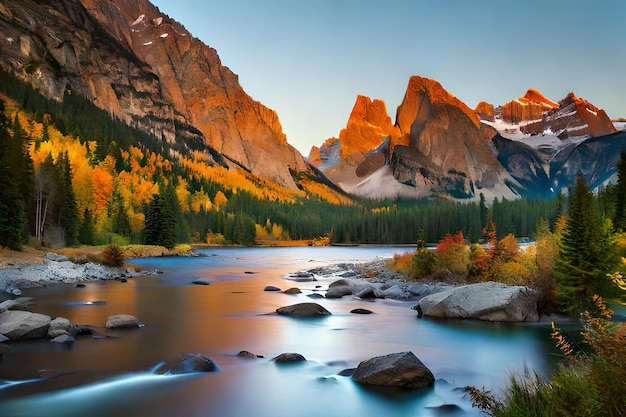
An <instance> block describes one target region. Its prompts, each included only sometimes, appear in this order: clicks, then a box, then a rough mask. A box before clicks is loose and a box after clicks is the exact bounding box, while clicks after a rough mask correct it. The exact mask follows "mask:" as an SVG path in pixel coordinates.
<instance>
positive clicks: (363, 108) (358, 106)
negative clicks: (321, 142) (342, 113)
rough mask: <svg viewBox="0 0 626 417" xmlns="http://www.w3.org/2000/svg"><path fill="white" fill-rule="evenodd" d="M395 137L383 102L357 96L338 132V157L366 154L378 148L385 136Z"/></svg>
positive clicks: (393, 127) (394, 129)
mask: <svg viewBox="0 0 626 417" xmlns="http://www.w3.org/2000/svg"><path fill="white" fill-rule="evenodd" d="M390 135H394V136H397V133H396V128H395V126H394V125H393V124H392V123H391V117H389V115H388V114H387V107H386V105H385V102H384V101H383V100H379V99H374V100H372V99H370V98H369V97H366V96H362V95H359V96H358V97H357V99H356V102H355V103H354V107H353V108H352V112H351V113H350V117H349V118H348V123H347V124H346V127H345V128H344V129H342V130H341V131H340V132H339V142H340V144H341V149H340V151H339V152H340V156H341V157H342V158H344V159H345V158H347V157H349V156H350V155H351V154H353V153H366V152H368V151H370V150H372V149H374V148H376V147H378V146H379V145H380V144H381V143H382V142H383V141H384V140H385V138H386V137H387V136H390Z"/></svg>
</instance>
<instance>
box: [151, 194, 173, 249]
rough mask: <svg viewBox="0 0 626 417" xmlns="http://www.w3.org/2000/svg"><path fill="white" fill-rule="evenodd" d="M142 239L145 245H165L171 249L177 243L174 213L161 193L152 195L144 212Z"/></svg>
mask: <svg viewBox="0 0 626 417" xmlns="http://www.w3.org/2000/svg"><path fill="white" fill-rule="evenodd" d="M145 216H146V217H145V222H144V236H143V241H144V243H145V244H146V245H158V246H165V247H166V248H168V249H172V248H173V247H174V246H176V243H177V236H178V230H177V223H176V214H175V212H174V209H173V207H172V206H171V204H170V203H169V202H168V201H167V199H166V198H164V197H163V196H162V195H161V194H155V195H154V196H152V200H151V201H150V204H149V205H148V208H147V209H146V213H145Z"/></svg>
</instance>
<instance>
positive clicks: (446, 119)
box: [391, 76, 511, 198]
mask: <svg viewBox="0 0 626 417" xmlns="http://www.w3.org/2000/svg"><path fill="white" fill-rule="evenodd" d="M396 124H397V126H398V128H399V129H400V133H401V135H403V136H405V137H408V138H409V143H410V145H409V146H406V147H403V146H401V145H398V146H396V147H395V148H394V150H393V156H392V162H391V166H392V168H393V170H394V177H395V178H396V179H398V180H399V181H401V182H404V183H407V184H410V185H412V186H414V187H421V188H427V189H430V190H432V191H433V192H443V193H446V194H450V195H452V196H454V197H458V198H471V197H474V196H477V195H478V194H479V193H480V192H481V191H482V189H484V188H487V189H493V188H495V187H496V186H497V185H502V184H504V183H505V182H506V181H507V180H511V178H510V176H509V175H508V173H507V172H506V170H505V169H504V168H503V167H502V165H501V164H500V163H499V162H498V161H497V159H496V158H495V156H494V155H493V153H492V152H491V150H490V149H489V145H488V142H489V139H491V138H492V137H493V136H495V134H496V131H495V130H494V129H492V128H490V127H488V126H485V125H482V124H481V123H480V118H479V117H478V114H477V113H476V112H475V111H474V110H472V109H470V108H469V107H468V106H467V105H465V104H464V103H463V102H461V101H460V100H459V99H458V98H456V97H454V96H453V95H451V94H450V93H449V92H447V91H446V90H445V89H444V88H443V87H442V86H441V85H440V84H439V83H438V82H436V81H434V80H430V79H427V78H423V77H416V76H414V77H411V79H410V80H409V85H408V87H407V91H406V94H405V96H404V100H403V101H402V103H401V104H400V106H399V107H398V111H397V115H396ZM396 152H398V154H396ZM504 188H505V189H506V187H504Z"/></svg>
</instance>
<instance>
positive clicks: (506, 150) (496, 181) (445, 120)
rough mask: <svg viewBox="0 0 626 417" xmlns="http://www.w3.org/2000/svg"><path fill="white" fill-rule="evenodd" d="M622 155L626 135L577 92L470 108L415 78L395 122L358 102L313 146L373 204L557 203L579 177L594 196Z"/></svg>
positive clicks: (340, 179) (377, 104)
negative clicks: (408, 200) (398, 200)
mask: <svg viewBox="0 0 626 417" xmlns="http://www.w3.org/2000/svg"><path fill="white" fill-rule="evenodd" d="M621 126H622V128H623V124H621ZM623 150H626V133H625V132H624V131H618V130H617V129H616V127H615V123H614V122H612V121H611V120H610V119H609V117H608V116H607V114H606V113H605V112H604V110H602V109H600V108H598V107H596V106H594V105H593V104H591V103H589V102H588V101H586V100H584V99H582V98H579V97H577V96H576V95H575V94H574V93H570V94H568V95H567V96H566V97H565V98H564V99H563V100H561V101H559V102H558V103H557V102H554V101H552V100H550V99H548V98H546V97H545V96H544V95H543V94H541V93H540V92H539V91H537V90H536V89H532V88H531V89H529V90H528V91H527V92H526V94H524V95H523V96H522V97H519V98H517V99H514V100H512V101H510V102H508V103H505V104H502V105H500V106H498V107H494V106H493V105H492V104H490V103H486V102H481V103H479V104H478V105H477V106H476V108H475V109H471V108H469V107H468V106H467V105H465V104H464V103H463V102H461V101H460V100H459V99H457V98H456V97H454V96H453V95H452V94H450V93H449V92H447V91H446V90H445V89H444V88H443V87H442V86H441V85H440V84H439V83H438V82H437V81H435V80H431V79H427V78H423V77H418V76H414V77H411V79H410V80H409V83H408V86H407V90H406V93H405V96H404V99H403V101H402V103H401V104H400V106H398V109H397V111H396V120H395V123H393V124H392V122H391V119H390V117H389V116H388V114H387V110H386V106H385V103H384V102H383V101H381V100H377V99H375V100H373V101H372V100H371V99H370V98H368V97H364V96H359V97H357V99H356V103H355V105H354V108H353V110H352V113H351V114H350V117H349V118H348V123H347V124H346V127H345V128H344V129H342V130H341V132H339V137H338V138H330V139H327V140H326V141H325V142H324V143H323V144H322V145H321V146H320V147H319V148H318V147H313V148H312V149H311V152H310V154H309V159H310V161H311V162H312V163H314V164H315V165H317V166H318V167H319V168H320V169H321V170H322V171H323V172H324V174H326V175H327V176H328V178H330V179H331V180H332V181H334V182H335V183H337V184H339V185H340V186H341V187H342V188H343V189H344V190H346V191H348V192H350V193H354V194H357V195H360V196H363V197H367V198H393V197H398V196H405V197H424V196H429V195H440V196H449V197H453V198H459V199H476V198H478V197H479V196H480V195H481V194H483V196H485V198H486V199H487V200H490V199H493V198H495V197H505V198H517V197H519V196H528V197H553V196H555V195H557V194H558V193H561V192H564V191H566V190H567V188H568V187H570V186H571V185H572V184H573V182H574V179H575V177H576V176H577V175H578V174H582V175H583V176H584V177H585V180H586V181H587V183H588V184H589V185H590V186H591V188H593V189H595V188H597V187H601V186H603V185H606V184H607V183H609V182H611V181H613V182H615V173H616V163H617V161H618V160H619V158H620V153H621V152H622V151H623Z"/></svg>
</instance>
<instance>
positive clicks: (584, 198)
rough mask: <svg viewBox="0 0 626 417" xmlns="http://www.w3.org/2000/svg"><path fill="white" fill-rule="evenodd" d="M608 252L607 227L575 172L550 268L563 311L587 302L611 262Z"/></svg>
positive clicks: (587, 190) (584, 185) (598, 285)
mask: <svg viewBox="0 0 626 417" xmlns="http://www.w3.org/2000/svg"><path fill="white" fill-rule="evenodd" d="M610 253H611V248H610V227H609V225H608V224H607V223H606V222H605V221H604V220H603V219H602V217H601V216H600V214H599V212H598V210H597V207H596V200H595V198H594V197H593V195H592V194H591V192H590V191H589V188H588V187H587V185H586V184H585V181H584V179H583V177H582V175H579V176H578V177H577V179H576V184H575V186H574V188H573V190H572V193H571V194H570V196H569V206H568V210H567V220H566V226H565V230H564V231H563V236H562V238H561V240H560V244H559V255H558V257H557V260H556V264H555V270H554V279H555V283H556V295H557V298H558V301H559V303H560V304H561V309H562V310H563V311H565V312H569V313H574V312H580V311H583V310H585V309H586V308H588V307H589V306H590V305H591V303H592V296H593V295H594V294H595V293H596V292H597V290H598V288H599V287H600V285H601V283H602V280H604V279H606V274H607V272H608V271H609V270H610V268H611V266H612V265H611V255H610Z"/></svg>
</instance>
